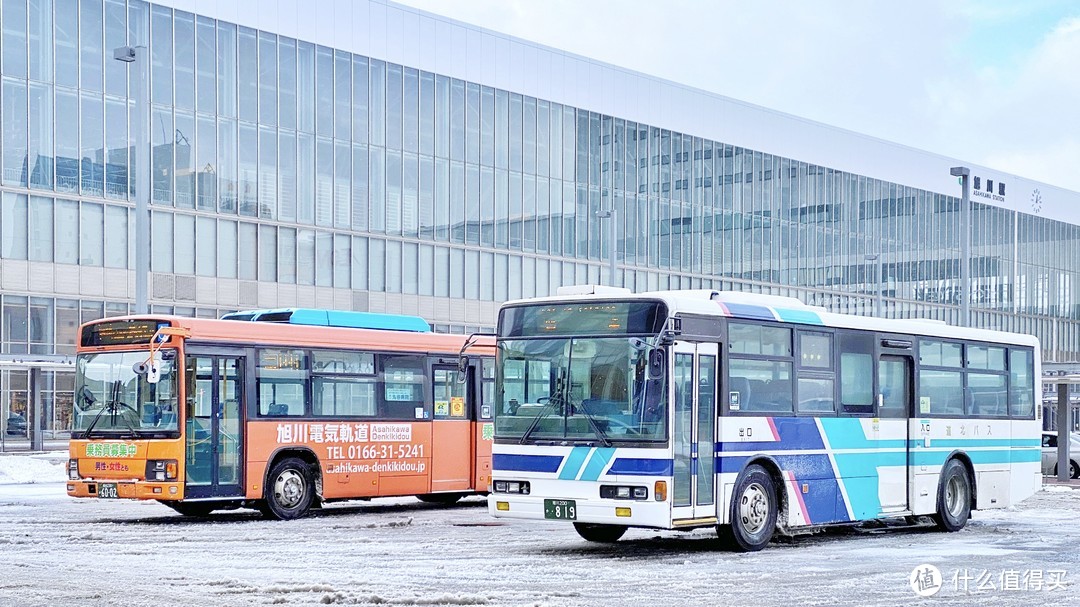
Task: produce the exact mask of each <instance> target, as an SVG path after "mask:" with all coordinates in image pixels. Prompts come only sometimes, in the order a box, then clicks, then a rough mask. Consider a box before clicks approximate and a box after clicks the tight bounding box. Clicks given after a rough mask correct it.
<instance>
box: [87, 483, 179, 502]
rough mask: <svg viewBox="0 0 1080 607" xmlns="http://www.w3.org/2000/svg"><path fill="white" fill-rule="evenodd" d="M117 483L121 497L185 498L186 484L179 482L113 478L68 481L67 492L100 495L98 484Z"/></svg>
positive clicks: (146, 498) (139, 498)
mask: <svg viewBox="0 0 1080 607" xmlns="http://www.w3.org/2000/svg"><path fill="white" fill-rule="evenodd" d="M102 483H108V484H115V485H116V494H117V496H118V497H119V498H120V499H136V500H179V499H183V498H184V484H183V483H179V482H175V481H174V482H167V483H162V482H149V481H132V480H111V479H107V478H105V479H95V480H87V479H81V480H77V481H72V480H69V481H67V494H68V495H69V496H71V497H93V498H96V497H98V486H99V485H101V484H102Z"/></svg>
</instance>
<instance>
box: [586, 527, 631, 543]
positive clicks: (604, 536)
mask: <svg viewBox="0 0 1080 607" xmlns="http://www.w3.org/2000/svg"><path fill="white" fill-rule="evenodd" d="M574 530H576V531H577V532H578V535H580V536H581V537H582V539H585V540H587V541H590V542H599V543H601V544H611V543H614V542H617V541H619V538H621V537H622V536H623V534H624V533H626V525H596V524H593V523H574Z"/></svg>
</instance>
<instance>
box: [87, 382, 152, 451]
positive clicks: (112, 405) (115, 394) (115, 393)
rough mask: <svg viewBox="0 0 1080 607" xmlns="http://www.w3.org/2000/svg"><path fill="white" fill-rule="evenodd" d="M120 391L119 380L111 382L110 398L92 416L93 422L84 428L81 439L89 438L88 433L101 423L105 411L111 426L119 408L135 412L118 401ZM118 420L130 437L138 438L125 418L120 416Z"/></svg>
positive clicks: (133, 428)
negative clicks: (122, 423) (110, 420)
mask: <svg viewBox="0 0 1080 607" xmlns="http://www.w3.org/2000/svg"><path fill="white" fill-rule="evenodd" d="M121 389H122V386H121V383H120V380H116V381H115V382H113V390H112V398H110V399H109V401H108V402H106V403H105V404H104V405H103V406H102V407H101V410H99V411H98V412H97V415H95V416H94V420H93V421H92V422H90V426H88V427H87V428H86V432H85V433H83V438H86V439H89V438H90V433H91V432H92V431H93V430H94V427H95V426H97V423H98V422H99V421H101V416H102V414H104V413H105V412H106V411H108V412H109V415H110V416H112V422H113V425H116V415H117V413H119V412H120V408H121V407H126V408H128V409H131V410H133V411H134V410H135V408H134V407H132V406H131V405H129V404H127V403H125V402H122V401H121V400H120V391H121ZM90 404H91V405H93V402H92V401H91V402H90ZM120 419H122V420H123V421H124V425H125V426H127V427H128V430H131V437H132V438H138V437H139V431H138V430H136V429H135V426H132V425H131V422H130V421H128V419H127V418H126V417H124V416H123V415H122V414H121V415H120Z"/></svg>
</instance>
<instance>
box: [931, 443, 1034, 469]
mask: <svg viewBox="0 0 1080 607" xmlns="http://www.w3.org/2000/svg"><path fill="white" fill-rule="evenodd" d="M931 444H933V443H931ZM951 453H952V452H951V451H921V450H916V451H912V453H911V463H912V465H914V466H940V465H942V464H944V463H945V458H946V457H948V456H949V455H950V454H951ZM964 454H965V455H967V456H968V457H969V458H971V463H973V464H1021V463H1031V462H1039V461H1042V450H1041V449H994V450H993V451H965V452H964Z"/></svg>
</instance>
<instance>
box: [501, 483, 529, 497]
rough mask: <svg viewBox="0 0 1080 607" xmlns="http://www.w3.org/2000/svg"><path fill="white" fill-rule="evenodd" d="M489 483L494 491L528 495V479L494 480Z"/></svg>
mask: <svg viewBox="0 0 1080 607" xmlns="http://www.w3.org/2000/svg"><path fill="white" fill-rule="evenodd" d="M491 485H492V489H493V490H494V492H495V493H518V494H521V495H528V494H529V491H530V487H529V481H494V482H493V483H492V484H491Z"/></svg>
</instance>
